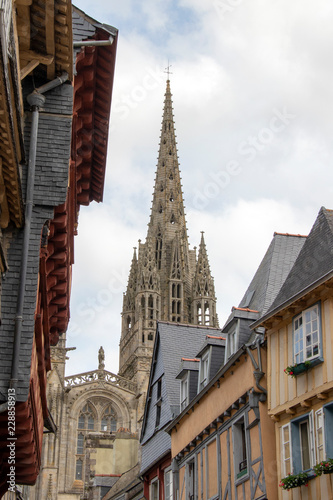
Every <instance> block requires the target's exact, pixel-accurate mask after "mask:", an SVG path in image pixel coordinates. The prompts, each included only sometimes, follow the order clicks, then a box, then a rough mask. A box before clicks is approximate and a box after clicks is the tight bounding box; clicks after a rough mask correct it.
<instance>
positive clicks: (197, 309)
mask: <svg viewBox="0 0 333 500" xmlns="http://www.w3.org/2000/svg"><path fill="white" fill-rule="evenodd" d="M192 296H193V318H194V322H195V323H197V324H204V325H209V326H218V320H217V316H216V296H215V286H214V279H213V277H212V275H211V272H210V267H209V261H208V254H207V249H206V243H205V239H204V232H203V231H202V232H201V241H200V246H199V252H198V260H197V265H196V270H195V275H194V280H193V291H192Z"/></svg>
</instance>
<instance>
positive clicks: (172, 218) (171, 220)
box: [170, 214, 176, 224]
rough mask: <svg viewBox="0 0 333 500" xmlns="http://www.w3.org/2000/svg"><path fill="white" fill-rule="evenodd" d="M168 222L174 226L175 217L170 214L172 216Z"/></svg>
mask: <svg viewBox="0 0 333 500" xmlns="http://www.w3.org/2000/svg"><path fill="white" fill-rule="evenodd" d="M170 222H171V224H175V222H176V217H175V214H172V215H171V219H170Z"/></svg>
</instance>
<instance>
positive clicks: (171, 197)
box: [169, 193, 174, 203]
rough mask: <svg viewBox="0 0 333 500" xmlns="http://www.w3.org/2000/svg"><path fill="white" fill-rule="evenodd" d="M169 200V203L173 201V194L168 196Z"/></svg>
mask: <svg viewBox="0 0 333 500" xmlns="http://www.w3.org/2000/svg"><path fill="white" fill-rule="evenodd" d="M169 199H170V201H171V203H172V202H173V201H174V197H173V193H171V194H170V198H169Z"/></svg>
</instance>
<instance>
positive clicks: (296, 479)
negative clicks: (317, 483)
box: [279, 472, 309, 490]
mask: <svg viewBox="0 0 333 500" xmlns="http://www.w3.org/2000/svg"><path fill="white" fill-rule="evenodd" d="M308 482H309V477H308V475H307V473H306V472H300V473H299V474H290V473H289V474H288V476H286V477H284V478H282V479H281V480H280V483H279V486H280V488H282V489H283V490H291V489H292V488H297V487H298V486H307V485H308Z"/></svg>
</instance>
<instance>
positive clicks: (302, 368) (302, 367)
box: [284, 361, 312, 377]
mask: <svg viewBox="0 0 333 500" xmlns="http://www.w3.org/2000/svg"><path fill="white" fill-rule="evenodd" d="M311 366H312V365H311V361H304V363H298V364H297V365H290V366H287V368H285V370H284V372H285V373H286V374H287V375H290V376H291V377H296V375H299V374H300V373H303V372H306V371H307V370H308V369H309V368H310V367H311Z"/></svg>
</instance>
